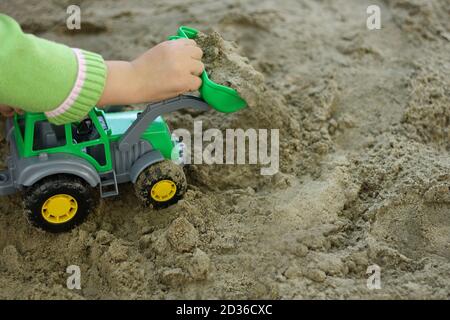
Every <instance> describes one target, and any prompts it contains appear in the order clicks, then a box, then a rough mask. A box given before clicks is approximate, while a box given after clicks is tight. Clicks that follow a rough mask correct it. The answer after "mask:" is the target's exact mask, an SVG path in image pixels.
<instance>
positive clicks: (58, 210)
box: [41, 193, 78, 224]
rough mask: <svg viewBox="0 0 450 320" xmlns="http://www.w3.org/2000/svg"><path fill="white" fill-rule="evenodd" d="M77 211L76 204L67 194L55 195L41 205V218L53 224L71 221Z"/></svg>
mask: <svg viewBox="0 0 450 320" xmlns="http://www.w3.org/2000/svg"><path fill="white" fill-rule="evenodd" d="M77 211H78V203H77V200H75V198H74V197H72V196H70V195H68V194H62V193H61V194H56V195H54V196H52V197H50V198H48V199H47V200H46V201H45V202H44V204H43V205H42V210H41V212H42V217H44V219H45V221H47V222H50V223H55V224H60V223H65V222H67V221H69V220H71V219H72V218H73V217H74V216H75V215H76V213H77Z"/></svg>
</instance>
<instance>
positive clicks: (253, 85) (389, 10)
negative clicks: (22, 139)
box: [0, 0, 450, 299]
mask: <svg viewBox="0 0 450 320" xmlns="http://www.w3.org/2000/svg"><path fill="white" fill-rule="evenodd" d="M80 2H81V7H82V19H83V20H82V23H84V25H85V26H86V28H84V29H82V30H81V31H80V32H78V33H77V34H76V35H74V34H72V33H71V32H68V31H66V30H65V28H64V26H65V24H64V17H65V7H66V5H68V4H69V1H39V2H38V1H23V0H21V1H3V2H2V3H1V4H0V10H1V11H2V12H7V13H9V14H11V15H12V16H14V17H15V18H16V19H18V20H19V21H20V22H21V23H22V25H23V27H24V28H25V29H26V30H27V31H30V32H35V33H37V34H38V35H40V36H43V37H46V38H48V39H52V40H57V41H62V42H65V43H67V44H69V45H71V46H75V47H82V48H85V49H88V50H94V51H98V52H100V53H101V54H103V55H104V57H105V58H106V59H131V58H133V57H135V56H136V55H138V54H139V53H140V52H142V51H143V50H145V49H146V48H148V47H150V46H152V45H154V44H156V43H158V42H159V41H161V40H163V39H165V38H166V37H167V36H169V35H171V34H174V33H175V32H176V30H177V28H178V26H179V25H189V26H192V27H195V28H198V29H200V30H202V31H203V32H205V33H206V34H214V32H218V34H219V35H220V36H221V37H223V38H224V39H226V40H227V41H226V42H224V45H225V46H226V48H227V49H226V51H227V52H228V53H229V54H230V55H232V60H233V61H234V62H236V63H237V64H236V65H238V68H234V69H233V68H228V69H227V68H226V70H224V72H225V71H229V72H238V73H237V74H236V73H235V75H236V76H237V78H235V77H233V78H229V79H223V80H224V81H230V84H231V85H237V86H238V88H237V89H238V90H239V91H240V93H241V95H242V96H245V98H246V99H247V100H248V102H249V107H248V108H246V109H244V110H242V111H240V112H238V113H235V114H230V115H224V114H221V113H218V112H215V111H211V112H207V113H198V112H197V113H192V112H182V113H178V114H173V115H170V116H168V117H167V119H168V121H169V123H170V126H171V128H180V127H182V128H191V127H192V121H193V120H203V124H204V128H208V127H214V128H220V129H222V130H223V129H225V128H244V129H245V128H269V129H270V128H278V129H280V157H281V158H280V166H281V167H280V172H279V173H278V174H276V175H274V176H261V175H260V174H259V170H258V166H254V165H240V166H237V165H236V166H231V165H227V166H225V165H222V166H221V165H215V166H206V165H190V166H188V167H186V168H185V171H186V174H187V179H188V188H187V192H186V195H185V197H184V199H183V200H182V201H180V202H179V203H178V204H177V205H175V206H173V207H170V208H168V209H164V210H160V211H155V210H152V209H151V208H144V207H142V206H141V205H140V204H139V202H138V201H137V198H136V196H135V194H134V192H133V187H132V186H131V185H125V186H123V187H122V186H121V189H120V191H121V194H120V196H119V197H118V198H115V199H108V200H104V201H102V202H101V205H100V207H99V208H98V210H97V211H96V212H95V214H92V215H91V216H90V217H89V219H88V221H87V222H86V223H85V224H83V225H82V226H80V227H79V228H77V229H75V230H73V231H72V232H70V233H66V234H62V235H51V234H47V233H43V232H40V231H38V230H36V229H34V228H32V227H31V226H29V225H28V224H27V222H26V219H25V217H24V215H23V213H22V207H21V200H20V197H19V196H13V197H8V198H3V199H2V201H1V202H0V288H1V290H0V298H8V299H11V298H34V299H43V298H70V299H98V298H119V299H126V298H132V299H162V298H164V299H167V298H179V299H182V298H188V299H191V298H204V299H206V298H208V299H210V298H213V299H214V298H225V299H233V298H234V299H248V298H266V299H298V298H339V299H343V298H368V299H378V298H383V299H394V298H402V299H413V298H427V299H428V298H438V299H446V298H448V296H449V294H450V247H449V245H448V244H449V240H450V236H449V235H450V192H449V190H450V173H449V172H450V158H449V152H450V139H449V138H450V132H449V123H450V80H449V79H450V59H449V55H448V52H449V49H450V25H449V21H450V19H449V17H450V5H449V2H448V1H446V0H431V1H419V0H402V1H394V0H386V1H381V2H378V4H379V5H380V7H381V12H382V30H379V31H368V30H367V29H366V28H365V21H366V8H367V6H368V5H370V4H373V3H372V2H371V1H365V0H364V1H360V0H345V1H344V0H338V1H331V0H330V1H328V0H324V1H312V0H301V1H297V0H286V1H277V2H275V1H269V0H266V1H235V0H227V1H220V2H217V1H216V2H198V1H190V0H189V1H177V0H171V1H152V5H149V4H148V2H147V1H143V0H142V1H112V0H106V1H80ZM31 13H33V14H31ZM220 41H222V40H220ZM232 42H234V44H233V43H232ZM227 57H228V58H229V56H227ZM228 64H229V62H228ZM236 65H235V66H236ZM217 71H219V69H218V68H217V69H216V70H211V72H213V73H214V72H215V73H216V74H215V75H213V77H215V76H217V77H220V76H221V75H223V74H224V72H219V73H218V74H217ZM249 75H250V77H251V79H252V81H247V82H245V81H244V82H245V83H244V82H241V83H237V84H233V81H234V80H235V79H238V78H241V79H242V78H246V77H247V76H249ZM227 78H228V77H227ZM218 79H219V78H218ZM0 138H1V140H2V142H1V143H2V146H3V150H4V147H5V146H4V144H5V143H4V139H3V138H2V137H0ZM373 264H377V265H378V266H380V268H381V289H379V290H369V289H368V288H367V286H366V281H367V277H368V275H366V270H367V268H368V266H370V265H373ZM69 265H79V266H80V268H81V272H82V284H81V285H82V289H81V290H73V291H72V290H68V289H67V288H66V279H67V276H68V274H66V273H65V270H66V268H67V266H69Z"/></svg>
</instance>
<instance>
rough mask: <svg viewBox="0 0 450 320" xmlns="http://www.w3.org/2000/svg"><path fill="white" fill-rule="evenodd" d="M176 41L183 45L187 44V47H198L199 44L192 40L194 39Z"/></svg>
mask: <svg viewBox="0 0 450 320" xmlns="http://www.w3.org/2000/svg"><path fill="white" fill-rule="evenodd" d="M175 41H178V42H180V43H183V44H185V45H187V46H197V42H195V41H194V40H192V39H177V40H175Z"/></svg>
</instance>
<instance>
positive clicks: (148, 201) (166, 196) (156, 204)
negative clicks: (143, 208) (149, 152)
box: [134, 160, 187, 209]
mask: <svg viewBox="0 0 450 320" xmlns="http://www.w3.org/2000/svg"><path fill="white" fill-rule="evenodd" d="M186 187H187V183H186V176H185V175H184V172H183V169H182V168H181V167H180V166H179V165H177V164H175V163H174V162H172V161H170V160H164V161H161V162H158V163H155V164H152V165H150V166H149V167H147V168H146V169H145V170H144V171H143V172H142V173H141V174H140V175H139V177H138V179H137V180H136V183H135V185H134V189H135V191H136V195H137V197H138V198H139V199H140V200H141V201H142V202H143V203H144V205H151V206H153V208H155V209H161V208H166V207H168V206H170V205H172V204H174V203H176V202H178V200H180V199H181V198H182V196H183V194H184V193H185V192H186Z"/></svg>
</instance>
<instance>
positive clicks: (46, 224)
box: [0, 96, 208, 232]
mask: <svg viewBox="0 0 450 320" xmlns="http://www.w3.org/2000/svg"><path fill="white" fill-rule="evenodd" d="M187 107H191V108H197V109H201V110H205V109H208V105H207V104H206V103H205V102H204V101H202V100H201V99H199V98H195V97H188V96H181V97H177V98H174V99H170V100H167V101H162V102H159V103H156V104H153V105H148V106H147V108H146V109H145V110H144V111H142V112H138V111H127V112H115V113H105V112H104V111H102V110H99V109H97V108H93V109H92V110H91V111H90V112H89V114H88V116H87V117H86V118H85V119H83V120H82V121H80V122H74V123H68V124H65V125H61V126H57V125H54V124H52V123H50V122H49V121H48V120H47V118H46V117H45V114H43V113H25V114H24V115H15V116H14V117H13V118H12V119H8V121H7V125H6V128H7V140H8V142H9V145H10V151H11V152H10V155H9V156H8V159H7V165H8V169H7V170H4V171H1V172H0V195H8V194H12V193H15V192H17V191H23V198H24V206H25V212H26V214H27V217H28V219H29V220H30V222H31V223H32V224H34V225H36V226H38V227H40V228H42V229H45V230H47V231H51V232H61V231H67V230H69V229H71V228H72V227H74V226H75V225H77V224H79V223H81V222H82V221H83V220H84V218H85V217H86V216H87V215H88V213H89V212H90V211H91V210H92V209H93V208H95V203H96V201H95V200H96V199H95V197H94V194H95V192H94V190H93V188H96V187H98V188H99V189H100V196H101V197H103V198H105V197H110V196H116V195H118V193H119V191H118V184H120V183H124V182H130V181H131V182H132V183H134V185H135V191H136V194H137V196H138V198H139V199H140V200H142V201H143V203H144V204H146V205H152V206H153V207H154V208H163V207H166V206H168V205H171V204H173V203H175V202H177V201H178V200H179V199H180V198H181V197H182V195H183V194H184V192H185V190H186V178H185V176H184V173H183V170H182V168H181V167H180V166H179V165H177V164H175V163H174V162H173V161H171V159H173V158H174V157H175V158H178V157H179V156H180V154H181V151H182V148H181V144H180V143H178V142H177V141H174V140H173V139H172V137H171V133H170V131H169V128H168V126H167V124H166V122H165V121H164V120H163V118H162V117H161V114H163V113H167V112H172V111H176V110H179V109H182V108H187Z"/></svg>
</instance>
